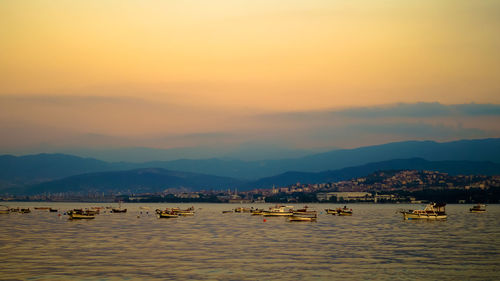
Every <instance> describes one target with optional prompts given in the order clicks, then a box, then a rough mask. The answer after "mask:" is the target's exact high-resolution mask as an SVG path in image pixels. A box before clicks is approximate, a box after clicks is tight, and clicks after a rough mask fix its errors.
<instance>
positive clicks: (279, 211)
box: [262, 205, 293, 217]
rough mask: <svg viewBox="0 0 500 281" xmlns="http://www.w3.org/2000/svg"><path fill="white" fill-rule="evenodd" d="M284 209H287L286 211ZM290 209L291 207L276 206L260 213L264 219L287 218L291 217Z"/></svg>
mask: <svg viewBox="0 0 500 281" xmlns="http://www.w3.org/2000/svg"><path fill="white" fill-rule="evenodd" d="M285 208H289V209H288V210H286V209H285ZM291 208H293V206H282V205H276V206H274V207H270V208H269V210H268V211H263V212H262V213H263V216H264V217H284V216H285V217H288V216H293V211H292V209H291Z"/></svg>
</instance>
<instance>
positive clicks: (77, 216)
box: [69, 214, 95, 220]
mask: <svg viewBox="0 0 500 281" xmlns="http://www.w3.org/2000/svg"><path fill="white" fill-rule="evenodd" d="M69 219H70V220H91V219H95V216H93V215H80V214H71V215H69Z"/></svg>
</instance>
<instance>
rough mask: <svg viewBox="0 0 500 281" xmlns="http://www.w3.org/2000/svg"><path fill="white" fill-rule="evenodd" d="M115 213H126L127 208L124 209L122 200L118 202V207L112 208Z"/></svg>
mask: <svg viewBox="0 0 500 281" xmlns="http://www.w3.org/2000/svg"><path fill="white" fill-rule="evenodd" d="M111 211H113V213H126V212H127V209H122V202H118V208H112V209H111Z"/></svg>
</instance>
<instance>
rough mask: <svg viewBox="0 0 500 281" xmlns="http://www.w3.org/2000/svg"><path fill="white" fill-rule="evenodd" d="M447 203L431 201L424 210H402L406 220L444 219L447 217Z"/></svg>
mask: <svg viewBox="0 0 500 281" xmlns="http://www.w3.org/2000/svg"><path fill="white" fill-rule="evenodd" d="M445 206H446V204H445V203H430V204H428V205H427V206H425V208H424V209H423V210H408V211H404V210H403V211H401V213H402V214H403V218H404V219H405V220H415V219H416V220H418V219H424V220H443V219H446V218H447V215H446V212H445Z"/></svg>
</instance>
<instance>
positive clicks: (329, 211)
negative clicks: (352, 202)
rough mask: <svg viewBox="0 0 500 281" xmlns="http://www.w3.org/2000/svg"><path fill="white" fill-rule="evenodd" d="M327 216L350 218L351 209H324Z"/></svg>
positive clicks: (345, 207)
mask: <svg viewBox="0 0 500 281" xmlns="http://www.w3.org/2000/svg"><path fill="white" fill-rule="evenodd" d="M325 211H326V213H327V214H330V215H334V216H335V215H337V216H352V209H349V208H347V206H344V207H343V208H336V209H325Z"/></svg>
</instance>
